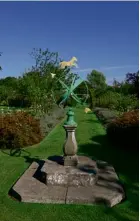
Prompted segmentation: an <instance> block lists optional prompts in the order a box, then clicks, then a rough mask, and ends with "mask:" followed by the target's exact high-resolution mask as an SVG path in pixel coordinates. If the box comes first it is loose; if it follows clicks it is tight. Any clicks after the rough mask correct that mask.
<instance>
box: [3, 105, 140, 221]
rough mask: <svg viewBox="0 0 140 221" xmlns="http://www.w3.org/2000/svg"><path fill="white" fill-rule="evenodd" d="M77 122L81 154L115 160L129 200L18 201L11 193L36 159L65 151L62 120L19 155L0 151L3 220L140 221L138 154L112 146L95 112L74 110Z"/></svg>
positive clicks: (112, 162)
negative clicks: (79, 202)
mask: <svg viewBox="0 0 140 221" xmlns="http://www.w3.org/2000/svg"><path fill="white" fill-rule="evenodd" d="M75 121H76V122H77V123H78V128H77V130H76V139H77V143H78V147H79V150H78V151H79V154H84V155H88V156H91V157H93V158H95V159H100V160H106V161H108V162H109V163H111V164H113V166H114V167H115V169H116V171H117V173H118V175H119V177H120V179H121V181H122V182H123V183H124V185H125V189H126V194H127V200H126V201H124V202H123V203H121V204H119V205H117V206H115V207H114V208H106V207H105V206H103V205H93V206H86V205H54V204H52V205H51V204H50V205H49V204H33V203H19V202H17V201H14V200H13V199H11V198H10V197H9V196H8V191H9V189H10V188H11V186H12V185H13V184H14V182H15V181H16V180H17V178H18V177H20V175H21V174H22V173H23V172H24V170H25V169H26V168H27V167H28V166H29V165H30V163H31V162H32V161H33V160H36V159H45V158H47V157H48V156H50V155H51V156H52V155H60V154H62V146H63V143H64V139H65V131H64V129H63V127H62V124H63V122H62V123H61V124H60V125H58V126H57V127H56V128H55V129H54V130H53V131H52V132H51V133H50V134H49V135H48V136H47V137H46V138H45V139H44V140H43V141H42V142H41V143H40V144H39V145H38V147H36V148H34V147H30V148H26V149H25V151H21V153H20V156H18V154H17V156H15V155H14V156H9V155H8V154H9V151H5V152H2V151H0V221H11V220H14V221H21V220H26V221H38V220H42V221H59V220H60V221H86V220H87V221H137V220H138V210H139V205H138V203H139V202H138V200H139V198H138V194H139V193H138V155H137V156H135V154H132V153H129V152H127V151H123V150H119V149H115V148H113V147H112V146H111V145H110V144H109V143H108V140H107V138H106V133H105V130H104V128H103V127H102V125H101V124H100V123H99V121H98V120H97V118H96V116H95V115H94V114H85V113H84V112H83V110H81V109H76V110H75Z"/></svg>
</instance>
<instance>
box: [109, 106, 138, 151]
mask: <svg viewBox="0 0 140 221" xmlns="http://www.w3.org/2000/svg"><path fill="white" fill-rule="evenodd" d="M107 134H108V136H109V138H110V139H111V140H112V141H113V143H115V144H119V145H123V146H124V147H126V148H131V149H138V146H139V111H138V110H134V111H129V112H126V113H124V114H123V115H122V116H121V117H119V118H116V119H115V120H113V121H112V122H111V123H110V124H108V126H107Z"/></svg>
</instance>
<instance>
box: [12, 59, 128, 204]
mask: <svg viewBox="0 0 140 221" xmlns="http://www.w3.org/2000/svg"><path fill="white" fill-rule="evenodd" d="M75 61H76V59H75V57H74V58H73V59H71V60H70V61H69V62H63V63H62V64H61V65H62V67H64V66H65V65H71V66H73V65H74V62H75ZM54 76H55V74H53V75H52V77H54ZM75 80H76V79H75V77H74V78H73V80H72V83H71V85H70V86H68V85H67V84H66V83H64V82H63V81H61V80H60V79H59V83H60V84H61V85H62V86H63V88H64V89H65V92H64V94H62V95H61V96H60V99H59V100H58V105H59V106H62V105H64V103H65V102H66V101H67V100H68V99H69V98H70V96H71V97H72V98H73V99H74V100H76V101H77V102H78V103H82V101H85V99H86V95H87V94H85V93H84V96H83V95H82V96H81V97H80V95H77V94H76V93H75V89H76V88H77V87H78V86H79V85H80V84H81V83H82V82H83V81H82V80H81V79H79V80H78V81H77V83H76V81H75ZM63 127H64V129H65V131H66V140H65V142H64V145H63V156H50V157H49V158H48V159H47V160H42V161H41V163H42V162H43V163H42V164H41V163H40V162H33V163H32V164H31V166H30V167H29V168H28V169H27V171H26V172H25V173H24V174H23V175H22V176H21V178H20V179H19V180H18V181H17V182H16V184H15V185H14V186H13V187H12V191H11V192H12V193H13V192H14V193H16V194H14V195H16V196H18V200H20V201H22V202H32V203H33V202H35V203H61V204H77V203H78V204H94V203H99V202H100V203H101V202H102V203H105V204H106V205H107V206H109V207H112V206H114V205H116V204H118V203H120V202H121V201H122V200H123V199H124V198H125V193H124V189H123V186H122V185H121V184H120V182H119V178H118V176H117V174H116V172H115V169H114V168H113V166H111V165H110V164H108V163H107V162H104V161H101V160H96V161H95V160H92V159H91V158H90V157H87V156H83V155H77V150H78V145H77V142H76V138H75V129H76V128H77V123H76V122H75V120H74V112H73V110H72V108H70V109H69V111H68V113H67V120H66V122H65V123H64V125H63ZM46 150H47V149H46ZM93 154H94V145H93Z"/></svg>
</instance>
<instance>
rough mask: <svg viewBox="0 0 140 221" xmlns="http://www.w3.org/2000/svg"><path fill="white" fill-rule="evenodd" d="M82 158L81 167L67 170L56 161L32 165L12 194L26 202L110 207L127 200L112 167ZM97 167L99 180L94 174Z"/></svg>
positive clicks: (11, 191) (79, 164)
mask: <svg viewBox="0 0 140 221" xmlns="http://www.w3.org/2000/svg"><path fill="white" fill-rule="evenodd" d="M78 158H79V160H78V161H79V163H78V167H67V166H63V165H60V164H59V163H57V162H56V161H52V160H45V161H44V165H42V163H40V164H38V163H36V162H34V163H32V164H31V166H30V167H29V168H28V169H27V170H26V171H25V173H24V174H23V175H22V176H21V178H20V179H19V180H18V181H17V182H16V184H15V185H14V186H13V187H12V188H11V190H10V191H9V194H10V195H11V196H13V197H15V198H16V199H17V200H19V201H22V202H32V203H33V202H34V203H61V204H62V203H63V204H73V203H74V204H77V203H78V204H94V203H101V202H102V203H105V204H106V205H107V206H109V207H112V206H114V205H116V204H118V203H120V202H121V201H122V200H123V199H124V198H125V193H124V190H123V187H122V185H121V184H120V182H119V179H118V176H117V174H116V172H115V170H114V168H113V167H112V166H111V165H108V163H106V162H102V161H98V162H95V161H92V160H91V159H90V158H88V157H84V156H82V157H81V156H80V157H79V156H78ZM59 159H60V158H59ZM60 161H61V160H60ZM96 166H97V169H98V170H97V176H96V174H94V171H96V170H95V168H96ZM44 178H45V179H44ZM96 178H97V179H96Z"/></svg>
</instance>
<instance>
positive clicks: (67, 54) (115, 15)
mask: <svg viewBox="0 0 140 221" xmlns="http://www.w3.org/2000/svg"><path fill="white" fill-rule="evenodd" d="M138 13H139V6H138V2H119V1H118V2H43V1H41V2H0V51H2V52H3V55H2V57H0V65H1V66H2V68H3V71H2V72H0V77H1V78H2V77H6V76H19V75H21V74H22V73H23V72H24V71H25V70H27V69H28V68H30V67H31V66H32V64H33V63H34V61H33V60H32V58H31V57H30V55H29V53H30V52H31V51H32V49H33V48H42V49H45V48H49V50H50V51H52V52H59V55H60V57H61V58H62V59H64V60H69V59H70V58H71V57H72V56H76V57H77V58H78V65H79V68H78V69H76V70H75V71H76V72H77V73H79V74H80V75H81V77H83V78H85V77H86V75H87V73H90V71H91V70H92V69H96V70H99V71H101V72H103V73H104V74H105V76H106V78H107V81H108V82H109V83H111V82H112V79H113V78H116V79H117V80H119V81H120V80H123V79H124V77H125V74H126V73H127V72H136V71H137V70H138V69H139V65H138V64H139V36H138V35H139V27H138V24H139V21H138Z"/></svg>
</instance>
